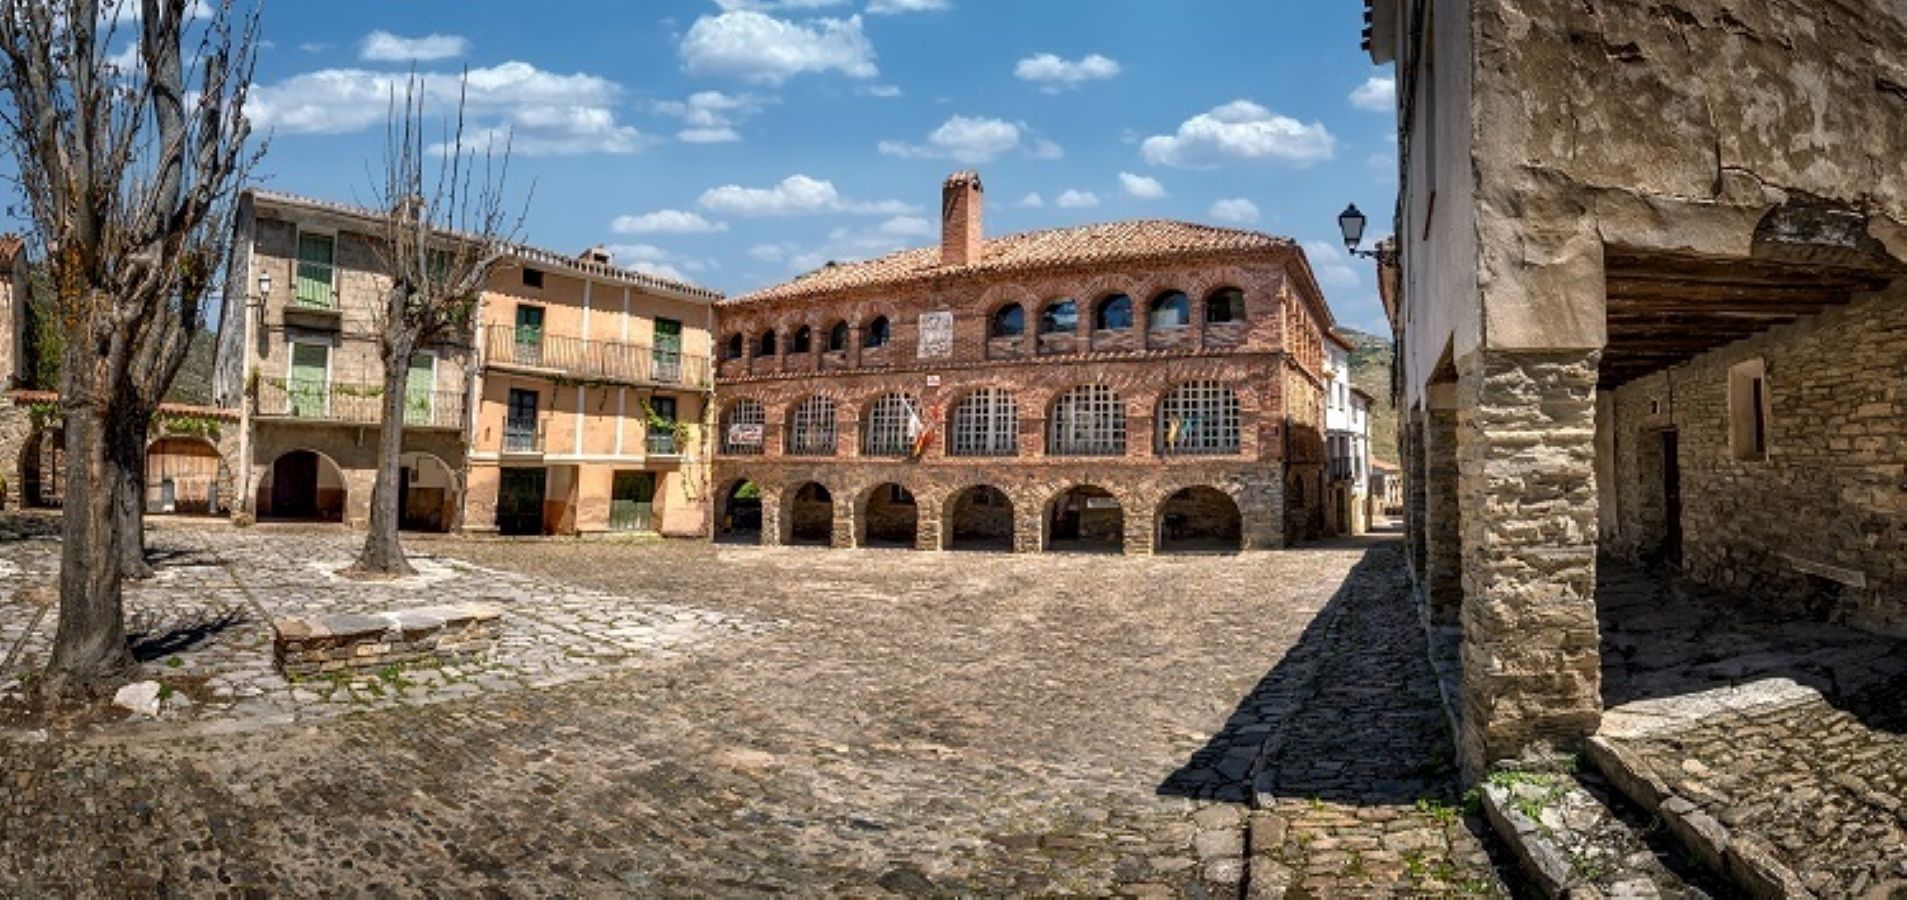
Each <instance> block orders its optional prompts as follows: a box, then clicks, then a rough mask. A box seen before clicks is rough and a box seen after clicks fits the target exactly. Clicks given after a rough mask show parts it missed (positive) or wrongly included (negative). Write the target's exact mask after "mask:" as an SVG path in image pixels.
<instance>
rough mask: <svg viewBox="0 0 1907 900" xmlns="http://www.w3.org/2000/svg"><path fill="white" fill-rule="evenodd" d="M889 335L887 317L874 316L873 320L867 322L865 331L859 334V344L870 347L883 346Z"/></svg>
mask: <svg viewBox="0 0 1907 900" xmlns="http://www.w3.org/2000/svg"><path fill="white" fill-rule="evenodd" d="M890 337H892V335H890V334H889V333H888V327H887V317H886V316H875V317H874V320H873V321H871V322H869V323H867V333H866V334H864V335H862V336H861V346H863V347H867V348H870V349H871V348H874V347H885V346H887V341H888V339H889V338H890Z"/></svg>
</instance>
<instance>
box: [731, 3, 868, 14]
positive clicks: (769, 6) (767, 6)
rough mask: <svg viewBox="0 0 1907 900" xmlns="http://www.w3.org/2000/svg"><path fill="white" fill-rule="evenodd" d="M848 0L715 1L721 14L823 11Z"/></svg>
mask: <svg viewBox="0 0 1907 900" xmlns="http://www.w3.org/2000/svg"><path fill="white" fill-rule="evenodd" d="M847 2H848V0H715V5H716V6H719V7H721V8H722V11H723V12H728V11H730V10H736V9H749V10H756V11H766V10H774V9H823V8H826V7H830V6H842V5H844V4H846V3H847Z"/></svg>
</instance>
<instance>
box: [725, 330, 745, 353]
mask: <svg viewBox="0 0 1907 900" xmlns="http://www.w3.org/2000/svg"><path fill="white" fill-rule="evenodd" d="M723 351H724V353H725V354H726V357H725V358H727V359H741V358H742V336H741V335H740V334H731V335H729V336H728V343H727V344H726V345H724V347H723Z"/></svg>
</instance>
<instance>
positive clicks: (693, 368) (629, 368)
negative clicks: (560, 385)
mask: <svg viewBox="0 0 1907 900" xmlns="http://www.w3.org/2000/svg"><path fill="white" fill-rule="evenodd" d="M484 357H485V360H486V361H487V362H488V363H489V364H491V365H502V366H522V367H525V368H533V369H552V370H555V371H558V372H562V373H563V374H564V375H567V376H570V377H572V378H585V379H593V380H599V381H612V382H625V383H628V384H664V385H681V386H683V387H690V388H707V387H708V386H709V384H710V382H709V360H708V357H706V356H696V355H693V354H688V353H682V352H680V351H676V350H662V349H657V348H655V347H652V346H649V345H646V344H627V343H623V342H621V341H598V340H584V339H582V338H574V337H567V336H563V335H555V334H538V333H536V332H528V331H522V330H519V329H517V328H515V327H512V326H509V325H489V326H486V327H485V328H484Z"/></svg>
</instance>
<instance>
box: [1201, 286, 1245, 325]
mask: <svg viewBox="0 0 1907 900" xmlns="http://www.w3.org/2000/svg"><path fill="white" fill-rule="evenodd" d="M1243 321H1245V292H1244V291H1241V290H1239V289H1238V288H1235V287H1223V288H1219V289H1218V290H1216V291H1213V292H1212V293H1211V295H1210V296H1207V297H1206V298H1205V323H1206V324H1207V325H1230V324H1232V323H1235V322H1243Z"/></svg>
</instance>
